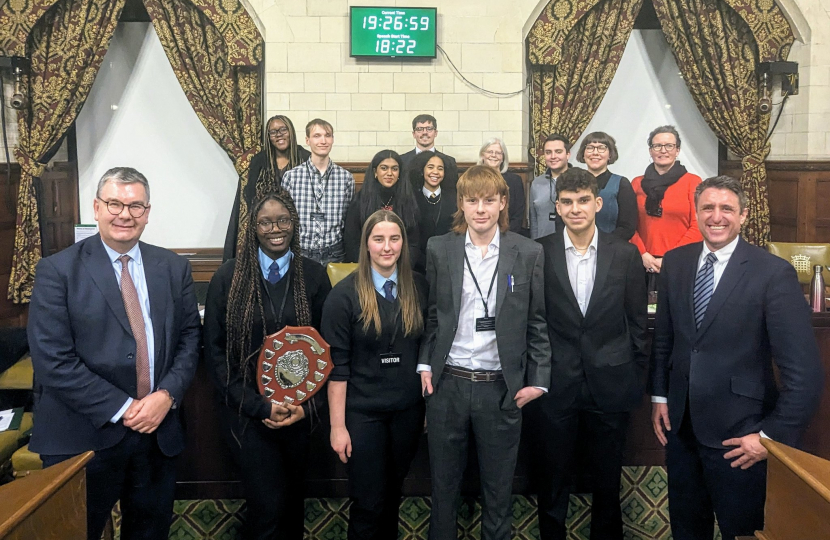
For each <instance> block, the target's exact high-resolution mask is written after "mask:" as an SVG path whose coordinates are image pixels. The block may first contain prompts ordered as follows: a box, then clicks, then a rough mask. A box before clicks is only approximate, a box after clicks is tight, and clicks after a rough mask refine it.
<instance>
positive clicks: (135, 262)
mask: <svg viewBox="0 0 830 540" xmlns="http://www.w3.org/2000/svg"><path fill="white" fill-rule="evenodd" d="M101 243H102V244H103V245H104V249H105V250H106V251H107V256H108V257H109V259H110V262H111V263H112V268H113V270H115V279H116V282H117V283H118V288H119V289H120V288H121V261H119V260H118V259H119V257H121V255H129V257H130V261H129V262H128V263H127V271H128V272H129V273H130V278H132V280H133V284H134V285H135V291H136V293H138V301H139V303H140V304H141V316H142V317H143V318H144V333H145V334H146V335H147V357H148V358H149V361H150V392H152V391H153V388H154V387H155V380H154V378H153V374H154V373H155V372H156V371H155V364H156V362H155V360H156V353H155V351H156V349H155V339H154V338H155V336H154V335H153V319H152V318H150V295H149V293H148V292H147V278H146V277H145V275H144V261H143V260H142V258H141V249H139V245H138V244H136V245H134V246H133V248H132V249H131V250H130V251H128V252H127V253H118V252H117V251H115V250H114V249H112V248H111V247H109V246H108V245H106V244H104V241H103V240H101ZM132 402H133V398H127V401H126V402H125V403H124V405H123V406H122V407H121V409H119V410H118V412H117V413H115V416H113V417H112V418H111V419H110V422H112V423H115V422H118V420H120V419H121V417H122V416H124V413H125V412H127V409H128V408H129V407H130V404H131V403H132Z"/></svg>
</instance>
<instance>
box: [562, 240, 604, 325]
mask: <svg viewBox="0 0 830 540" xmlns="http://www.w3.org/2000/svg"><path fill="white" fill-rule="evenodd" d="M563 236H564V238H565V262H566V264H567V266H568V279H570V281H571V289H573V292H574V296H576V302H577V303H578V304H579V310H580V311H581V312H582V315H583V316H584V315H585V312H586V311H587V310H588V302H590V301H591V293H592V292H593V290H594V278H595V277H596V275H597V236H599V235H598V234H597V227H596V225H595V226H594V236H593V238H591V243H590V245H589V246H588V249H586V250H585V254H584V255H580V254H579V252H578V251H577V250H576V247H574V244H573V242H571V236H570V234H568V229H565V232H564V233H563Z"/></svg>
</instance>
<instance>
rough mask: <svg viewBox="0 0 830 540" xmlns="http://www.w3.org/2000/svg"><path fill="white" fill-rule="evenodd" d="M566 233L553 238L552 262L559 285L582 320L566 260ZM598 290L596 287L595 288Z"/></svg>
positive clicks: (563, 232)
mask: <svg viewBox="0 0 830 540" xmlns="http://www.w3.org/2000/svg"><path fill="white" fill-rule="evenodd" d="M564 234H566V233H565V231H564V230H563V231H562V232H561V233H556V234H555V235H554V236H553V251H554V252H553V253H552V254H551V260H552V261H553V271H554V273H555V274H556V278H557V279H558V280H559V285H560V286H561V287H562V290H563V291H565V298H566V299H567V301H568V302H569V303H570V304H571V307H572V308H573V309H574V310H575V311H576V314H577V316H578V317H579V320H581V319H582V310H581V309H579V302H577V301H576V295H575V294H574V290H573V288H571V278H570V277H569V276H568V263H567V260H566V258H565V237H564V236H563V235H564ZM594 288H595V289H596V287H594Z"/></svg>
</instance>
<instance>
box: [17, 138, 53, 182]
mask: <svg viewBox="0 0 830 540" xmlns="http://www.w3.org/2000/svg"><path fill="white" fill-rule="evenodd" d="M14 155H15V157H17V162H18V163H20V169H21V170H22V171H23V172H24V173H26V174H29V175H31V176H32V178H40V177H41V176H42V175H43V172H44V171H45V170H46V165H44V164H43V163H40V162H39V161H37V160H35V159H33V158H32V156H30V155H29V153H28V152H26V151H25V150H23V149H22V148H21V147H19V146H18V147H17V148H15V150H14Z"/></svg>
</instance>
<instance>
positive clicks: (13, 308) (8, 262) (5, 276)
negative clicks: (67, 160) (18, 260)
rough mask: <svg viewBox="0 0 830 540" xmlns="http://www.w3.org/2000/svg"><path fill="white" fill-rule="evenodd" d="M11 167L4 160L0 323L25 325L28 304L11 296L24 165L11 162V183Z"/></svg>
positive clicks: (1, 175) (0, 175) (0, 166)
mask: <svg viewBox="0 0 830 540" xmlns="http://www.w3.org/2000/svg"><path fill="white" fill-rule="evenodd" d="M8 170H9V165H8V164H6V163H2V164H0V326H25V325H26V314H27V312H28V307H27V306H26V305H20V304H14V303H12V301H11V300H8V298H7V291H8V290H9V278H10V277H11V267H12V253H13V251H14V229H15V224H16V217H17V208H16V203H17V187H18V185H19V183H20V166H19V165H18V164H17V163H12V164H11V183H9V182H7V177H6V173H7V171H8Z"/></svg>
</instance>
